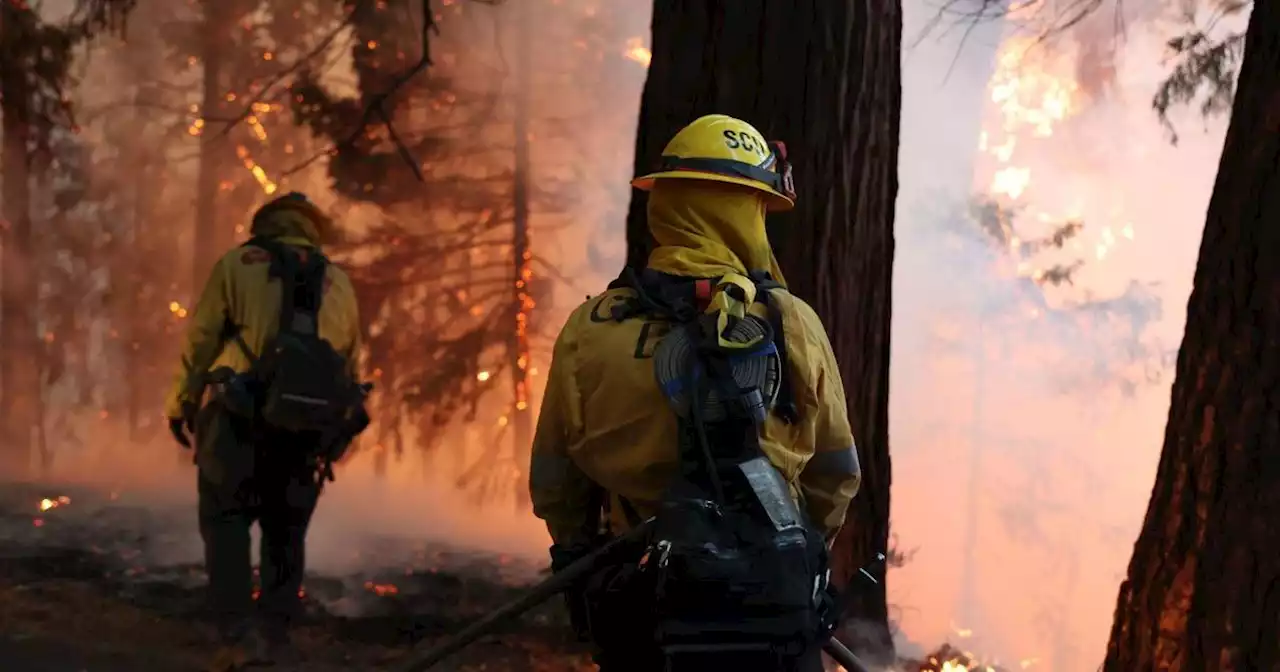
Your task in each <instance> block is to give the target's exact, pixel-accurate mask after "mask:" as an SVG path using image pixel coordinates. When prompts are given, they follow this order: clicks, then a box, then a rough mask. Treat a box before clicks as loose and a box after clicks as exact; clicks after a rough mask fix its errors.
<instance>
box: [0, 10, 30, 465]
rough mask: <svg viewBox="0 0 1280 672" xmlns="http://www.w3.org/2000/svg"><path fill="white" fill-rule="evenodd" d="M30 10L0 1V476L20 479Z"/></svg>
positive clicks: (26, 355)
mask: <svg viewBox="0 0 1280 672" xmlns="http://www.w3.org/2000/svg"><path fill="white" fill-rule="evenodd" d="M30 11H31V10H30V9H25V8H23V7H20V6H17V5H15V4H13V3H3V4H0V62H2V63H3V66H0V98H2V99H0V116H3V129H4V146H3V149H0V156H2V158H0V161H2V162H3V170H4V188H3V194H2V195H0V198H2V200H3V220H4V221H3V226H2V227H0V244H2V249H0V411H2V412H0V432H3V433H2V435H0V440H3V445H0V475H4V476H6V477H19V478H21V477H23V476H24V475H26V474H27V471H28V469H29V467H30V462H31V448H32V445H33V444H32V441H31V430H32V428H33V427H34V426H35V420H36V403H35V402H36V395H37V394H39V379H38V378H37V376H38V370H37V368H36V362H37V361H38V357H37V355H38V352H37V350H36V345H37V343H36V337H35V329H36V327H35V315H34V310H35V284H34V282H33V278H32V270H33V269H32V268H31V267H30V265H29V264H30V262H29V258H30V256H31V163H30V153H29V151H28V143H29V141H30V138H31V123H32V109H31V105H32V95H33V93H34V91H33V90H32V88H31V84H30V79H29V76H28V72H27V71H26V67H24V64H26V63H28V62H29V61H30V58H29V57H28V56H27V55H26V54H24V53H23V52H24V50H26V49H28V48H29V41H30V36H29V35H25V34H24V33H23V29H22V26H23V25H25V24H27V23H28V22H26V21H22V20H20V19H21V17H19V16H18V15H19V14H21V13H23V12H30Z"/></svg>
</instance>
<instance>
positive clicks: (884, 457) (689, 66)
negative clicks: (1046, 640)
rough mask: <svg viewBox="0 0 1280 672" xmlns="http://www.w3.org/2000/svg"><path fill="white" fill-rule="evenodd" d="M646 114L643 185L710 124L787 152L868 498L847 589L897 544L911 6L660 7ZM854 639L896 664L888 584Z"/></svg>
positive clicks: (794, 270)
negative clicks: (733, 120)
mask: <svg viewBox="0 0 1280 672" xmlns="http://www.w3.org/2000/svg"><path fill="white" fill-rule="evenodd" d="M652 28H653V45H652V51H653V60H652V63H651V64H650V68H649V76H648V79H647V81H646V82H645V87H644V94H643V97H642V99H641V103H640V121H639V130H638V133H637V138H636V153H635V156H636V164H635V170H636V173H637V174H640V173H644V172H648V171H649V170H650V169H652V168H653V167H654V164H655V163H656V162H657V161H658V158H659V155H660V154H661V152H662V148H663V146H664V145H665V144H666V142H667V141H668V140H669V139H670V138H671V137H672V136H673V135H674V134H675V133H676V131H678V130H679V129H680V128H681V127H682V126H684V125H685V124H687V123H689V122H690V121H693V120H694V119H695V118H697V117H699V116H701V115H704V114H712V113H722V114H728V115H732V116H736V117H739V118H741V119H744V120H746V121H748V122H750V123H752V124H753V125H755V126H756V127H757V128H759V129H760V131H761V132H762V133H763V134H764V135H765V137H766V138H771V139H777V140H782V141H784V142H785V143H786V144H787V147H788V150H789V154H790V156H791V158H792V160H793V162H794V164H795V178H796V189H797V191H798V202H797V204H796V209H795V210H794V211H793V212H790V213H786V214H780V215H777V216H771V219H770V232H771V237H772V238H773V243H774V247H775V249H776V250H777V252H778V257H779V263H780V264H781V266H782V270H783V274H784V275H786V278H787V281H788V282H789V284H790V287H791V290H792V291H793V292H795V293H796V294H797V295H798V296H800V297H802V298H803V299H805V300H806V301H808V302H809V303H811V304H812V305H813V307H814V308H815V309H816V310H817V312H818V314H819V315H820V316H821V317H822V319H823V322H824V324H825V325H826V328H827V332H828V334H829V336H830V338H831V343H832V345H833V346H834V348H835V352H836V356H837V358H838V359H839V361H840V372H841V375H842V376H843V378H844V383H845V387H846V392H847V394H848V402H849V415H850V420H851V421H852V424H853V427H854V433H855V435H856V438H857V442H858V457H859V459H860V460H861V461H862V469H863V475H864V480H863V486H862V491H861V493H859V495H858V497H857V498H856V499H855V500H854V502H853V505H852V506H851V508H850V511H849V517H848V520H847V522H846V524H845V528H844V530H843V531H842V533H841V536H840V539H839V540H838V541H837V545H836V558H835V561H836V563H837V567H836V569H837V572H838V574H839V575H840V576H841V577H842V578H845V579H847V578H848V577H850V576H851V575H852V573H853V572H854V571H856V569H857V567H858V566H860V565H862V564H864V563H866V562H868V561H869V560H871V559H872V558H873V557H874V554H876V553H886V554H887V552H888V542H889V481H890V465H889V436H888V433H889V432H888V430H889V423H888V396H889V395H888V393H889V318H890V292H891V289H892V265H893V218H894V201H895V198H896V196H897V190H898V181H897V174H898V173H897V157H898V126H899V114H900V110H901V96H902V87H901V67H900V60H899V48H900V43H901V34H902V7H901V3H900V2H899V1H898V0H875V1H864V2H855V1H853V0H822V1H821V2H815V1H808V2H799V3H781V2H768V1H767V0H732V1H730V0H715V1H708V0H699V1H691V0H657V2H655V3H654V12H653V26H652ZM645 203H646V201H645V195H644V194H643V193H640V192H634V191H633V196H632V201H631V208H630V212H629V214H628V218H627V257H628V263H630V264H633V265H643V264H644V262H645V259H646V256H647V251H648V247H649V244H650V241H649V236H648V232H647V228H646V225H645ZM849 616H850V617H851V619H852V620H853V621H855V622H857V625H856V626H855V627H853V628H851V629H850V630H849V632H848V633H846V634H848V635H849V637H850V639H851V643H852V644H853V645H854V646H855V647H856V648H857V649H859V650H860V651H862V652H863V653H864V654H867V655H869V656H870V657H873V658H880V657H882V656H883V657H884V658H886V659H888V658H890V656H891V653H892V647H893V644H892V639H891V637H890V633H889V627H888V610H887V607H886V602H885V588H884V583H883V582H882V583H880V584H879V585H877V586H872V587H861V586H860V587H858V588H856V589H855V595H854V599H853V601H852V603H851V604H850V613H849Z"/></svg>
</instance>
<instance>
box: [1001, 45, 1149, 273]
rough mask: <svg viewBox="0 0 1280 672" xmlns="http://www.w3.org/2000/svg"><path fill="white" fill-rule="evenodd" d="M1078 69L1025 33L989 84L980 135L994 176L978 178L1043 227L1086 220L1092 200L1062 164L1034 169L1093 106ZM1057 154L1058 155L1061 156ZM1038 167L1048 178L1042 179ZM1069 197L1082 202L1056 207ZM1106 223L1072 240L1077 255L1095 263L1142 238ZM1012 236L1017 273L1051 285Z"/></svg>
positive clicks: (1004, 51) (1006, 51)
mask: <svg viewBox="0 0 1280 672" xmlns="http://www.w3.org/2000/svg"><path fill="white" fill-rule="evenodd" d="M1055 49H1056V47H1055ZM1075 63H1076V61H1075V58H1074V55H1073V54H1071V53H1068V52H1066V51H1063V50H1060V49H1058V50H1053V49H1050V48H1049V47H1047V46H1045V45H1044V44H1042V43H1040V42H1039V41H1038V39H1037V38H1035V37H1033V36H1022V35H1018V36H1013V37H1010V38H1008V39H1006V40H1004V42H1003V43H1002V44H1001V45H1000V49H999V52H998V54H997V57H996V69H995V72H994V73H993V74H992V76H991V80H990V83H989V85H988V93H989V101H990V104H991V112H990V113H989V115H988V117H987V118H986V123H985V124H984V127H983V129H982V131H981V133H980V134H979V135H978V151H979V153H980V156H981V161H982V165H983V166H985V168H986V169H985V171H983V172H985V174H986V177H985V178H983V177H981V175H982V172H980V173H979V178H978V179H979V180H980V182H979V183H980V184H982V180H985V185H984V186H983V188H984V189H985V191H986V193H987V194H988V195H989V196H990V197H991V198H992V199H993V200H994V202H995V203H996V204H997V205H999V206H1001V207H1002V208H1009V209H1010V210H1013V209H1015V208H1016V209H1017V210H1018V211H1020V212H1024V213H1025V214H1027V215H1029V216H1031V218H1032V221H1034V222H1035V223H1037V224H1039V225H1045V226H1051V227H1053V229H1058V228H1060V227H1062V226H1064V225H1068V224H1070V223H1081V222H1084V221H1086V217H1085V214H1084V213H1085V212H1086V211H1087V209H1086V208H1085V205H1086V203H1085V202H1084V201H1085V200H1086V199H1084V198H1083V197H1081V195H1080V194H1078V193H1076V192H1075V190H1072V189H1069V188H1063V185H1062V183H1063V182H1065V180H1064V179H1063V178H1062V176H1060V175H1057V174H1056V173H1057V172H1059V169H1058V167H1057V165H1058V162H1051V163H1048V164H1046V163H1044V162H1041V163H1037V164H1035V165H1032V163H1031V159H1034V158H1035V155H1036V152H1037V150H1043V148H1044V147H1045V146H1046V145H1045V143H1047V142H1048V141H1049V139H1050V138H1053V137H1054V136H1055V134H1056V133H1058V132H1059V131H1060V130H1061V129H1062V127H1063V125H1064V124H1066V123H1069V122H1070V121H1071V120H1072V119H1073V118H1075V117H1076V116H1077V115H1079V114H1080V112H1082V111H1083V110H1084V109H1085V106H1086V105H1087V104H1088V102H1089V100H1088V99H1087V98H1086V96H1085V95H1084V92H1083V91H1082V90H1081V87H1080V85H1079V83H1078V82H1077V80H1076V68H1075ZM1067 151H1068V152H1069V151H1070V148H1069V147H1068V148H1067ZM1056 154H1057V153H1056V152H1051V155H1053V156H1056ZM1037 169H1038V170H1039V171H1040V173H1041V174H1037V172H1036V171H1037ZM1068 177H1070V176H1068ZM1064 194H1066V195H1067V196H1068V197H1069V198H1071V197H1074V198H1075V199H1076V200H1075V201H1073V202H1069V203H1068V204H1067V205H1069V207H1066V208H1053V207H1052V206H1051V205H1049V204H1050V203H1052V202H1053V201H1055V200H1060V199H1061V197H1062V196H1063V195H1064ZM1028 206H1035V207H1034V208H1031V207H1028ZM1051 209H1052V210H1056V212H1054V211H1051ZM1121 214H1122V212H1121V209H1120V208H1118V207H1113V208H1112V209H1111V211H1110V212H1108V213H1107V215H1106V216H1107V217H1108V218H1118V217H1119V216H1120V215H1121ZM1090 217H1091V219H1090V220H1089V221H1093V219H1092V218H1095V217H1097V213H1096V207H1095V209H1094V210H1093V211H1090ZM1100 223H1101V224H1103V226H1100V227H1098V229H1097V231H1098V234H1097V236H1096V237H1095V238H1094V239H1093V240H1091V241H1087V242H1086V241H1081V240H1079V239H1072V240H1070V242H1069V249H1070V250H1082V251H1083V250H1090V251H1091V252H1092V257H1093V259H1094V260H1095V261H1102V260H1105V259H1106V258H1108V257H1109V256H1111V253H1112V251H1113V250H1114V249H1115V248H1116V246H1117V244H1119V243H1120V242H1121V240H1122V239H1123V240H1129V241H1132V240H1133V239H1134V231H1133V225H1132V224H1131V223H1124V224H1123V225H1121V228H1120V229H1119V230H1120V233H1119V235H1117V234H1116V232H1115V229H1114V228H1113V227H1112V226H1109V225H1107V222H1100ZM1079 226H1083V225H1082V224H1079ZM1003 228H1005V229H1009V228H1010V227H1007V226H1006V227H1003ZM1042 232H1044V231H1042ZM1005 233H1006V234H1009V237H1008V246H1009V252H1010V254H1011V256H1012V257H1013V266H1014V268H1015V269H1016V270H1015V271H1014V272H1015V273H1016V274H1017V275H1018V276H1020V277H1025V278H1031V279H1032V280H1035V281H1037V282H1041V281H1044V280H1046V279H1047V278H1048V276H1047V274H1046V269H1045V268H1037V267H1036V266H1034V265H1033V264H1032V263H1031V262H1029V260H1027V259H1023V258H1022V255H1023V254H1024V253H1025V251H1026V250H1027V248H1026V247H1025V246H1024V244H1023V243H1024V242H1025V241H1023V240H1019V239H1018V238H1017V237H1016V236H1014V235H1012V231H1011V230H1006V232H1005Z"/></svg>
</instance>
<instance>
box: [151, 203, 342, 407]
mask: <svg viewBox="0 0 1280 672" xmlns="http://www.w3.org/2000/svg"><path fill="white" fill-rule="evenodd" d="M316 216H317V215H316V214H315V213H312V212H309V211H308V210H307V209H305V208H288V207H286V208H280V209H277V210H275V211H274V212H272V213H270V214H269V215H267V216H266V217H265V221H263V222H261V223H260V224H258V225H257V227H256V228H255V231H254V235H255V236H261V237H266V238H273V239H276V240H278V241H280V242H282V243H285V244H287V245H291V246H294V247H298V248H302V249H304V250H308V249H309V250H318V249H319V241H320V233H319V229H318V224H317V222H316V221H315V217H316ZM270 261H271V259H270V256H269V255H268V254H267V252H266V250H263V249H261V248H258V247H239V248H236V249H233V250H231V251H230V252H228V253H226V254H224V255H223V256H222V258H221V259H219V260H218V262H217V263H216V264H214V267H213V271H212V272H211V273H210V275H209V281H208V282H207V283H205V286H204V291H203V292H201V294H200V300H199V302H198V303H197V304H196V306H195V309H194V310H193V311H192V312H191V316H190V319H191V323H190V325H189V326H188V328H187V338H186V343H185V345H184V347H183V350H182V362H181V365H180V366H179V368H178V371H177V374H176V375H175V376H174V380H173V385H172V386H171V388H170V390H169V395H168V397H167V400H166V402H165V413H166V414H167V415H168V417H171V418H176V417H181V415H182V406H183V404H184V403H188V402H189V403H193V404H198V403H200V401H201V400H200V399H199V398H197V395H198V394H199V393H200V392H201V391H202V389H203V381H202V378H203V376H204V374H205V373H207V372H208V371H210V370H211V369H215V368H218V367H221V366H227V367H230V368H232V369H233V370H235V371H237V372H239V371H244V370H246V369H248V368H249V361H248V359H246V358H245V356H244V354H243V353H241V352H240V348H239V347H238V346H237V345H236V343H235V342H234V341H233V340H230V339H227V338H225V335H226V331H225V327H226V325H227V322H228V320H229V321H230V322H231V323H233V324H235V325H236V326H238V327H239V328H240V335H241V337H243V338H244V340H245V343H246V344H248V346H249V348H250V349H251V350H252V351H253V353H254V354H255V355H258V354H260V353H261V352H262V349H263V346H264V345H265V344H266V342H267V341H268V340H269V339H270V338H271V337H272V336H274V335H275V333H276V330H277V328H278V325H279V321H280V301H281V290H280V284H281V283H280V282H279V281H278V280H275V281H272V279H271V278H270V277H268V274H267V271H268V270H269V268H270ZM319 335H320V337H321V338H323V339H325V340H327V341H329V343H330V344H331V345H333V347H334V349H335V350H337V351H338V353H339V354H342V355H344V356H345V357H346V358H347V361H348V362H349V364H350V366H351V373H352V376H353V379H354V377H355V372H356V371H355V368H356V366H357V362H356V354H357V352H358V351H359V348H360V320H359V314H358V310H357V307H356V296H355V290H354V289H353V288H352V286H351V280H350V279H349V278H348V277H347V274H346V273H345V272H343V271H342V269H340V268H338V267H337V266H335V265H333V264H330V265H329V266H328V268H327V270H326V272H325V290H324V300H323V302H322V303H321V305H320V315H319Z"/></svg>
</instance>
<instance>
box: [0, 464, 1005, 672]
mask: <svg viewBox="0 0 1280 672" xmlns="http://www.w3.org/2000/svg"><path fill="white" fill-rule="evenodd" d="M129 500H130V498H129V497H128V496H119V495H117V494H116V493H109V492H104V491H98V490H94V489H71V490H70V491H69V489H67V488H61V489H59V488H50V487H48V486H40V485H31V484H11V483H0V670H4V671H6V672H7V671H9V670H13V671H14V672H134V671H146V672H197V671H200V670H206V669H209V664H210V663H211V662H212V661H213V656H214V653H215V650H216V645H215V642H214V637H213V630H212V627H211V626H210V624H209V623H208V622H207V621H206V620H205V617H204V613H203V609H202V605H203V600H204V598H203V595H204V590H203V587H204V582H205V577H204V572H203V570H202V569H201V567H200V566H199V565H198V564H195V563H192V562H190V557H191V555H190V553H189V550H190V549H187V551H188V552H187V553H186V554H185V556H184V554H183V553H177V554H175V553H174V552H173V550H174V548H175V547H177V546H182V545H187V546H189V545H190V543H191V537H192V535H193V534H194V527H195V520H194V518H195V516H194V512H193V511H191V510H190V509H191V507H190V506H185V507H183V506H169V507H163V506H157V505H156V504H155V503H154V502H141V501H129ZM366 543H367V542H366ZM407 544H408V542H406V541H405V540H390V539H389V540H386V541H385V543H384V544H383V546H384V547H381V548H379V547H377V544H374V547H372V548H367V549H365V550H366V552H364V553H362V557H368V558H379V560H369V561H368V562H365V563H362V564H363V566H362V568H361V570H359V572H358V573H351V574H348V575H324V574H318V575H317V574H310V573H309V574H308V576H307V579H306V583H305V586H304V589H305V593H306V596H305V599H304V602H305V604H306V612H307V617H306V619H305V622H304V624H303V625H302V626H301V627H300V628H299V629H298V630H297V631H296V632H295V633H294V642H295V644H296V645H297V647H298V648H299V650H300V651H301V658H302V659H301V660H300V661H298V662H297V663H296V664H293V665H287V666H286V665H275V666H272V667H270V668H262V669H271V670H276V671H278V672H301V671H303V670H306V671H307V672H330V671H332V672H337V671H339V670H342V671H364V670H369V671H375V670H386V669H390V668H391V667H393V666H394V665H396V664H397V663H398V662H400V661H402V660H403V659H404V657H405V656H406V655H407V654H408V653H409V652H410V651H411V650H413V649H415V647H416V650H422V649H425V648H426V647H429V646H430V645H431V644H432V643H434V642H435V641H439V640H440V639H442V638H443V637H446V636H447V635H449V634H451V633H454V632H457V631H458V630H460V629H461V628H463V627H465V626H466V625H468V624H469V623H471V622H472V621H474V620H475V619H477V618H479V617H480V616H482V615H484V614H486V613H488V612H489V611H491V610H492V609H494V608H496V607H497V606H499V605H501V604H503V603H505V602H507V601H508V600H511V599H513V598H515V597H516V596H518V595H520V594H521V593H522V591H523V590H525V589H526V588H527V587H528V585H529V584H530V582H531V581H533V580H536V579H537V578H538V575H539V572H540V571H541V570H540V569H539V568H537V567H531V566H514V567H513V565H518V564H519V563H518V562H515V561H512V560H510V559H507V558H501V557H497V556H493V555H486V554H478V553H474V552H468V551H465V550H462V549H457V548H450V547H447V546H444V545H440V544H434V545H424V544H422V543H421V542H418V543H417V545H416V546H413V547H410V546H408V545H407ZM175 557H178V558H184V557H185V559H180V560H178V561H174V560H173V558H175ZM567 633H568V626H567V624H566V623H565V622H564V620H563V615H562V612H561V610H560V609H559V607H558V605H557V604H556V601H552V602H551V603H548V604H546V605H544V606H543V607H540V608H538V609H535V610H533V611H531V612H529V613H528V614H526V615H525V616H524V617H522V618H521V619H519V620H518V621H516V622H514V623H513V624H511V625H510V626H509V627H507V628H506V629H505V630H504V631H502V632H501V633H498V634H494V635H490V636H488V637H485V638H482V639H481V640H480V641H478V642H476V643H475V644H473V645H472V646H470V647H468V648H467V649H464V650H463V651H461V652H459V653H458V654H456V655H455V656H454V657H453V658H450V659H448V660H447V661H445V662H443V663H441V664H440V665H438V666H436V667H434V668H433V669H436V670H441V671H442V672H464V671H471V670H475V671H480V670H485V671H496V672H525V671H528V672H571V671H573V672H576V671H586V670H594V669H595V667H594V666H593V665H591V664H590V662H589V659H588V656H587V655H586V654H585V652H584V651H583V649H582V648H581V645H579V644H576V643H574V642H572V641H570V639H569V638H568V637H567V636H566V635H567ZM965 658H966V657H965V656H964V655H963V654H961V653H960V652H959V651H957V650H954V649H950V648H949V647H945V646H944V647H942V648H941V649H939V650H938V651H936V652H934V654H933V655H931V656H928V657H926V658H925V660H923V661H914V662H912V661H903V662H902V664H900V665H899V666H898V669H899V670H909V671H912V672H914V671H916V670H919V671H920V672H933V671H937V670H947V671H948V672H961V671H963V670H966V669H975V670H976V669H990V668H980V667H977V666H973V667H971V668H967V667H960V666H958V665H955V663H956V662H961V661H963V662H965V663H968V662H969V661H968V660H965ZM948 663H950V664H948Z"/></svg>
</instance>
